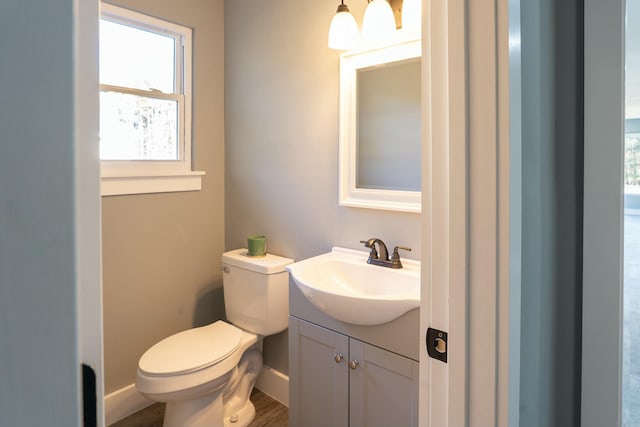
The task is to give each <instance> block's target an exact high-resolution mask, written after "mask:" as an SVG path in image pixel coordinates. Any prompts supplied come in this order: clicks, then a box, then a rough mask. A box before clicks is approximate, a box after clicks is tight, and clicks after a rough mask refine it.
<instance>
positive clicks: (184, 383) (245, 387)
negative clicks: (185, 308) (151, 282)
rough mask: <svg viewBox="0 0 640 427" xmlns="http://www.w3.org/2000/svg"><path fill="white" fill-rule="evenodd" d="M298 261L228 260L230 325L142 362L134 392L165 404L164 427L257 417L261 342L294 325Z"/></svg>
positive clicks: (228, 424)
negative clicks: (292, 289) (291, 268)
mask: <svg viewBox="0 0 640 427" xmlns="http://www.w3.org/2000/svg"><path fill="white" fill-rule="evenodd" d="M292 262H293V260H292V259H289V258H284V257H281V256H277V255H272V254H266V255H264V256H262V257H249V256H248V255H247V250H246V249H236V250H233V251H230V252H225V253H224V254H223V255H222V271H223V289H224V301H225V310H226V314H227V320H228V322H224V321H222V320H219V321H217V322H214V323H212V324H210V325H207V326H203V327H200V328H194V329H189V330H186V331H183V332H179V333H177V334H175V335H172V336H170V337H168V338H165V339H164V340H162V341H160V342H159V343H157V344H155V345H154V346H152V347H151V348H150V349H149V350H147V351H146V352H145V353H144V354H143V355H142V357H141V358H140V361H139V362H138V371H137V375H136V388H137V389H138V391H139V392H140V393H142V394H143V395H144V396H146V397H148V398H149V399H151V400H154V401H157V402H166V404H167V406H166V410H165V416H164V423H163V426H164V427H223V426H224V427H246V426H247V425H248V424H249V423H250V422H251V421H252V420H253V418H254V417H255V408H254V406H253V404H252V403H251V401H250V400H249V396H250V395H251V391H252V390H253V386H254V384H255V382H256V378H257V376H258V374H259V373H260V370H261V369H262V352H261V345H262V338H263V337H265V336H267V335H272V334H276V333H278V332H281V331H283V330H285V329H286V328H287V326H288V322H289V275H288V273H287V272H286V270H285V267H286V266H287V265H288V264H291V263H292Z"/></svg>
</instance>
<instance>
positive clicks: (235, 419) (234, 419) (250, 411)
mask: <svg viewBox="0 0 640 427" xmlns="http://www.w3.org/2000/svg"><path fill="white" fill-rule="evenodd" d="M255 416H256V408H255V406H253V403H251V401H248V402H247V404H246V405H244V407H243V408H242V409H240V410H238V411H236V413H235V414H234V415H232V416H229V417H225V419H224V427H247V426H248V425H249V424H251V421H253V418H254V417H255Z"/></svg>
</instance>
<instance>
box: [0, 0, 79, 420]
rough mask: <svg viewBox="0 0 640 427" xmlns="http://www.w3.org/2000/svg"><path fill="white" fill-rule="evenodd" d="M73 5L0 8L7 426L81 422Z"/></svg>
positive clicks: (1, 388) (0, 312) (0, 259)
mask: <svg viewBox="0 0 640 427" xmlns="http://www.w3.org/2000/svg"><path fill="white" fill-rule="evenodd" d="M74 3H75V2H74V1H71V0H58V1H54V2H46V3H42V2H39V1H25V0H5V1H2V2H1V3H0V35H1V37H0V54H1V55H2V57H3V58H4V59H3V60H2V65H1V66H0V91H1V93H2V102H1V103H0V129H1V130H2V137H1V142H0V343H1V344H0V346H1V350H0V378H1V380H0V425H3V426H42V425H55V426H79V425H80V419H81V418H80V413H81V412H80V411H81V407H80V400H79V394H80V387H79V385H80V377H79V374H80V359H79V356H80V353H79V347H80V346H79V340H78V328H79V325H78V323H77V321H76V315H77V311H76V306H77V298H78V295H77V292H76V268H77V266H76V258H75V248H76V246H75V245H76V234H75V233H76V230H75V223H74V221H75V215H76V199H75V194H74V179H75V154H76V152H75V134H74V130H75V113H76V111H75V107H76V105H75V104H74V50H73V47H74V46H73V44H72V41H73V40H74V34H73V30H74V16H75V15H74V12H75V10H74Z"/></svg>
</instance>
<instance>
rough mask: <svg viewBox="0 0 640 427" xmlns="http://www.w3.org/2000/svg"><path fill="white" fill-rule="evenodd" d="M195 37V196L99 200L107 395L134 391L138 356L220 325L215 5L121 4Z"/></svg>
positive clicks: (126, 0) (220, 143) (218, 32)
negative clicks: (198, 181)
mask: <svg viewBox="0 0 640 427" xmlns="http://www.w3.org/2000/svg"><path fill="white" fill-rule="evenodd" d="M113 3H114V4H117V5H119V6H125V7H129V8H131V9H134V10H137V11H140V12H144V13H148V14H150V15H152V16H156V17H159V18H163V19H166V20H168V21H172V22H176V23H178V24H181V25H185V26H187V27H191V28H193V29H194V32H193V48H194V55H193V57H194V66H193V85H194V86H193V92H194V98H193V147H194V165H195V167H194V168H195V169H196V170H204V171H206V173H207V174H206V175H205V176H204V178H203V182H202V186H203V188H202V190H201V191H198V192H187V193H166V194H148V195H135V196H114V197H103V199H102V204H103V210H102V214H103V217H102V224H103V226H102V237H103V269H104V345H105V348H104V352H105V390H106V393H107V394H108V393H110V392H113V391H115V390H117V389H119V388H122V387H124V386H127V385H129V384H131V383H133V382H134V380H135V373H136V367H137V362H138V359H139V358H140V356H141V355H142V353H144V351H145V350H146V349H148V348H149V347H150V346H151V345H153V344H154V343H156V342H157V341H159V340H160V339H162V338H165V337H167V336H169V335H171V334H173V333H175V332H178V331H181V330H184V329H188V328H191V327H193V326H199V325H203V324H206V323H210V322H212V321H214V320H217V319H219V318H222V317H224V304H223V299H222V288H221V286H222V276H221V273H220V266H221V262H220V256H221V254H222V251H223V244H224V124H223V121H224V106H223V103H224V83H223V82H224V65H223V61H224V57H223V44H224V43H223V37H224V32H223V31H224V30H223V28H224V23H223V3H222V0H185V1H181V2H175V1H172V0H156V1H153V2H149V1H145V0H119V1H113Z"/></svg>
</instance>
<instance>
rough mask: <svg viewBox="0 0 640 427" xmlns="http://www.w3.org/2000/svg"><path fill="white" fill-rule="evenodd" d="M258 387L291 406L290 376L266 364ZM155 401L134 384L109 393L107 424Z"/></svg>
mask: <svg viewBox="0 0 640 427" xmlns="http://www.w3.org/2000/svg"><path fill="white" fill-rule="evenodd" d="M256 388H257V389H259V390H260V391H262V392H263V393H264V394H266V395H268V396H270V397H272V398H273V399H275V400H277V401H278V402H280V403H282V404H283V405H285V406H287V407H288V406H289V377H288V376H287V375H285V374H283V373H282V372H280V371H276V370H275V369H273V368H272V367H270V366H267V365H264V366H263V368H262V371H261V372H260V375H258V379H257V380H256ZM153 403H154V402H153V401H152V400H150V399H147V398H146V397H144V396H143V395H141V394H140V393H139V392H138V390H136V387H135V385H134V384H130V385H128V386H126V387H123V388H121V389H120V390H116V391H114V392H113V393H109V394H108V395H106V396H105V398H104V412H105V418H106V424H107V426H109V425H111V424H113V423H116V422H118V421H120V420H121V419H123V418H126V417H128V416H129V415H132V414H135V413H136V412H138V411H140V410H142V409H144V408H146V407H147V406H151V405H153Z"/></svg>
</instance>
